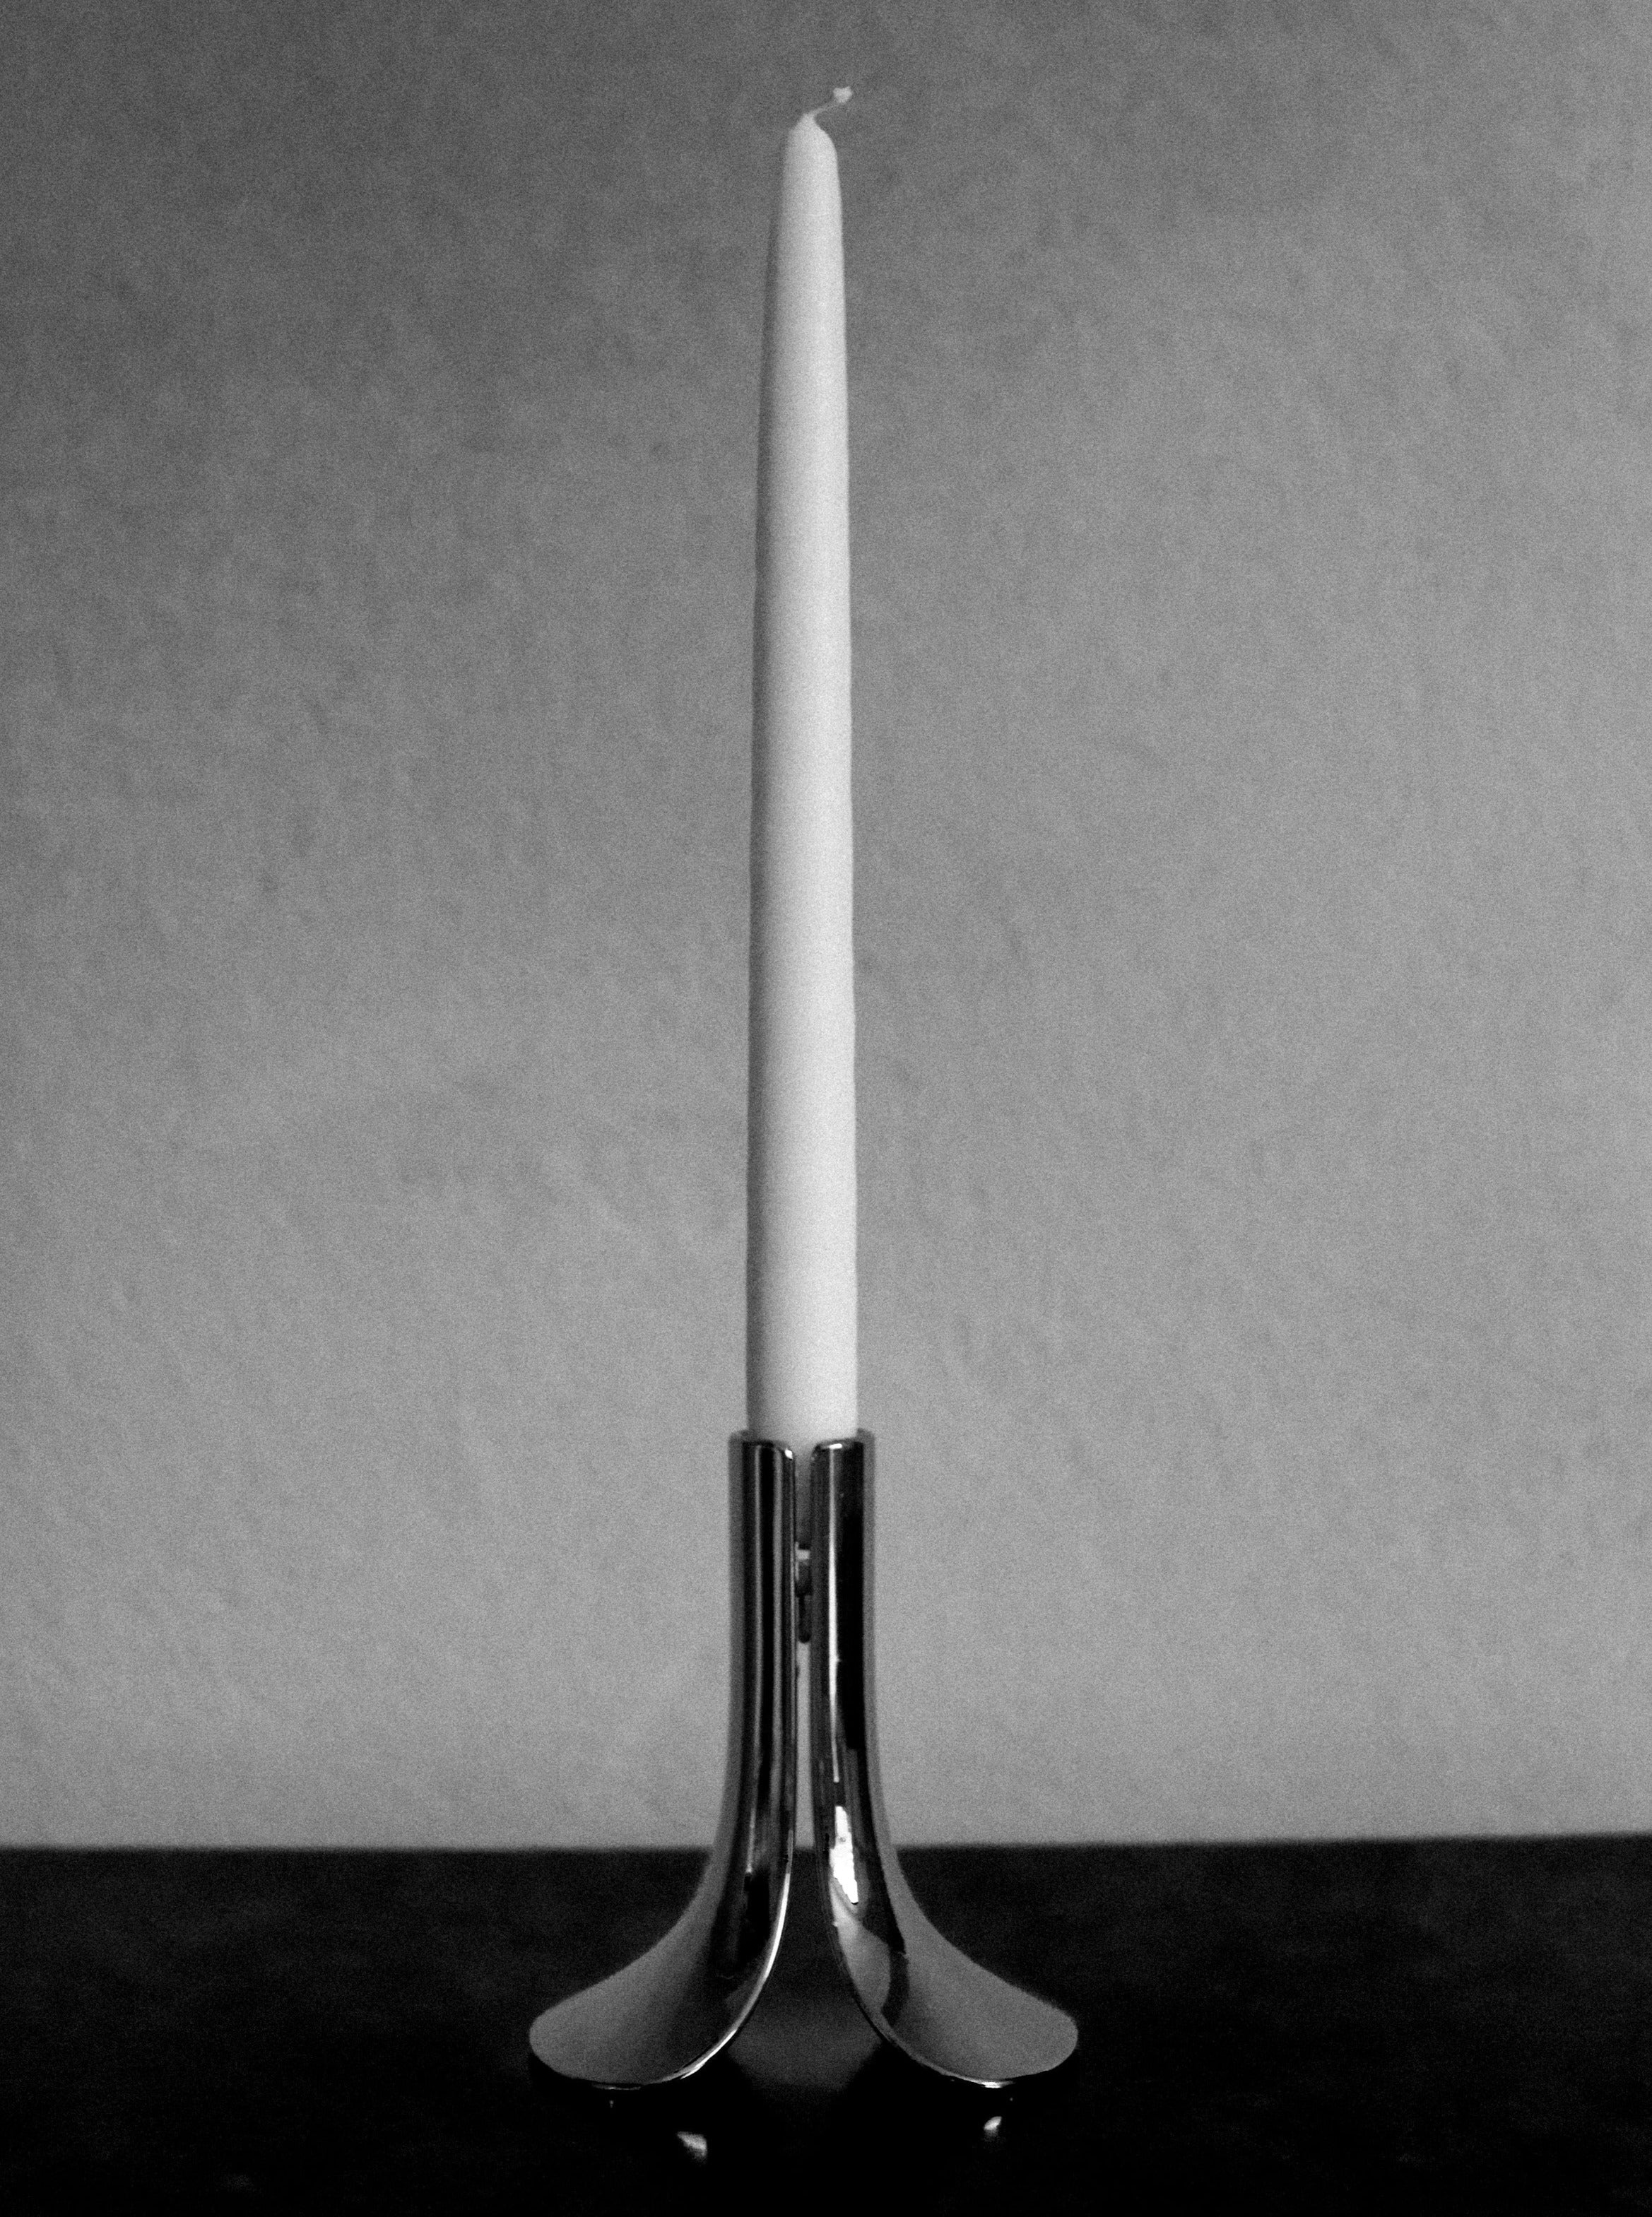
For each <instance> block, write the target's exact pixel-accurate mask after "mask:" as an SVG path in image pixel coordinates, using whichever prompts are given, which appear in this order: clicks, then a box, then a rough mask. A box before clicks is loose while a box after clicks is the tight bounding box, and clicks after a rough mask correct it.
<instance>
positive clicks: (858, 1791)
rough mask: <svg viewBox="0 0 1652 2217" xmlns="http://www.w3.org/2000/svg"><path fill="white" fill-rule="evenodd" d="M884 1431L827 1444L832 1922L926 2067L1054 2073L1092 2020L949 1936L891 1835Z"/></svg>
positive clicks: (816, 1662)
mask: <svg viewBox="0 0 1652 2217" xmlns="http://www.w3.org/2000/svg"><path fill="white" fill-rule="evenodd" d="M872 1453H873V1451H872V1437H871V1435H870V1433H869V1432H861V1433H859V1434H857V1436H856V1437H855V1438H854V1439H852V1440H829V1441H827V1442H825V1443H824V1444H823V1445H821V1446H820V1447H817V1448H815V1450H814V1461H813V1464H812V1466H811V1473H810V1492H811V1495H812V1497H813V1502H812V1523H811V1535H810V1547H809V1557H810V1561H809V1579H810V1586H811V1589H812V1591H811V1601H810V1607H811V1614H812V1622H811V1626H810V1646H811V1649H812V1651H813V1652H812V1658H811V1662H810V1669H809V1684H810V1700H811V1702H812V1705H813V1706H812V1708H811V1710H810V1735H811V1738H812V1740H813V1743H814V1831H815V1853H816V1856H817V1857H818V1858H819V1862H820V1886H821V1890H822V1893H823V1896H824V1899H825V1902H826V1917H827V1921H828V1924H830V1927H831V1929H832V1935H833V1937H834V1939H835V1941H836V1944H837V1949H838V1960H839V1961H841V1963H842V1965H843V1967H844V1969H845V1972H846V1973H847V1974H848V1978H849V1982H850V1984H851V1986H852V1987H853V1988H854V1990H855V1995H856V1998H857V2000H858V2002H859V2003H860V2005H861V2007H862V2009H863V2010H864V2011H865V2013H866V2015H867V2016H868V2018H869V2020H870V2022H871V2023H872V2025H873V2028H874V2029H875V2030H876V2031H877V2032H879V2033H881V2034H882V2036H883V2038H884V2039H885V2040H887V2041H890V2042H891V2043H892V2045H894V2047H898V2048H900V2050H901V2051H902V2052H903V2053H905V2054H906V2055H909V2056H910V2057H911V2058H912V2059H913V2061H914V2062H917V2063H921V2064H924V2065H925V2066H928V2068H929V2069H931V2071H938V2072H943V2073H944V2075H945V2076H946V2077H948V2078H959V2079H964V2080H967V2081H969V2082H971V2083H973V2084H975V2085H979V2086H1002V2085H1005V2084H1007V2083H1008V2082H1009V2081H1011V2080H1012V2079H1015V2078H1028V2077H1030V2076H1032V2075H1033V2074H1035V2073H1036V2072H1043V2071H1050V2070H1053V2069H1054V2068H1055V2066H1056V2065H1057V2064H1058V2063H1061V2062H1063V2061H1064V2060H1066V2058H1067V2056H1068V2055H1070V2054H1071V2053H1072V2052H1073V2047H1075V2046H1076V2044H1077V2041H1078V2036H1079V2035H1078V2028H1077V2026H1076V2025H1075V2024H1074V2023H1073V2020H1072V2018H1071V2017H1070V2016H1067V2013H1066V2011H1065V2010H1059V2009H1056V2008H1055V2007H1053V2006H1052V2005H1051V2004H1049V2002H1043V2001H1039V2000H1037V1999H1036V1998H1035V1997H1034V1996H1033V1995H1031V1994H1028V1993H1024V1992H1022V1990H1021V1989H1020V1987H1018V1986H1012V1985H1009V1984H1008V1983H1007V1982H1006V1981H1005V1979H1000V1978H997V1977H995V1976H994V1975H993V1973H992V1972H990V1971H987V1970H985V1969H983V1968H982V1967H981V1965H980V1964H979V1963H976V1962H973V1961H971V1960H970V1958H969V1957H968V1955H964V1954H962V1952H961V1950H960V1949H958V1948H955V1947H953V1946H952V1944H951V1942H950V1941H947V1940H944V1939H943V1938H942V1937H941V1935H940V1934H939V1933H938V1932H937V1930H935V1927H934V1926H933V1925H932V1924H931V1923H930V1921H929V1919H928V1918H927V1917H925V1915H924V1912H923V1911H922V1910H921V1909H919V1906H918V1904H917V1902H916V1901H915V1900H914V1899H913V1894H912V1889H911V1888H910V1887H908V1885H907V1884H906V1878H905V1876H904V1875H903V1874H902V1872H901V1869H900V1863H899V1862H898V1861H897V1860H896V1857H895V1851H894V1845H893V1843H892V1842H891V1840H890V1837H889V1827H888V1819H887V1818H886V1817H885V1815H884V1813H883V1788H882V1781H881V1780H880V1778H879V1775H878V1760H877V1741H876V1724H875V1715H874V1708H873V1686H874V1681H873V1676H872Z"/></svg>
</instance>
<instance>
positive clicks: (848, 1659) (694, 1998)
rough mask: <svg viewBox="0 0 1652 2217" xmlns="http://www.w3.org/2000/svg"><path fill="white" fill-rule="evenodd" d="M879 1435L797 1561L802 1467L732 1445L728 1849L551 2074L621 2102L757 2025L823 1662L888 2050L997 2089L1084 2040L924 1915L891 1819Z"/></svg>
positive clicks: (575, 2020)
mask: <svg viewBox="0 0 1652 2217" xmlns="http://www.w3.org/2000/svg"><path fill="white" fill-rule="evenodd" d="M873 1453H874V1450H873V1441H872V1436H871V1434H870V1433H869V1432H860V1433H857V1435H856V1436H855V1437H854V1438H852V1439H843V1440H828V1441H826V1442H822V1444H821V1445H820V1446H818V1447H817V1448H815V1449H814V1456H813V1458H812V1461H811V1466H810V1483H809V1501H810V1520H809V1532H808V1535H807V1544H806V1545H804V1546H800V1545H799V1544H798V1533H797V1485H796V1472H795V1462H794V1458H793V1455H792V1453H791V1450H790V1448H786V1447H783V1446H781V1445H780V1444H779V1443H778V1442H775V1441H772V1440H759V1439H754V1438H752V1437H751V1436H749V1435H747V1434H744V1433H737V1434H736V1435H735V1436H734V1437H733V1440H731V1442H729V1500H730V1515H729V1530H730V1600H731V1607H730V1624H731V1643H730V1686H729V1729H728V1751H727V1767H726V1770H725V1775H724V1783H723V1801H722V1810H721V1817H720V1819H719V1822H718V1827H717V1834H716V1838H715V1842H714V1843H713V1846H712V1850H711V1856H710V1858H709V1860H708V1863H707V1865H706V1869H705V1873H704V1875H703V1876H702V1879H701V1881H700V1885H699V1887H698V1889H697V1890H696V1893H695V1896H694V1899H692V1901H690V1904H689V1906H688V1907H687V1909H686V1910H684V1912H683V1915H682V1916H681V1917H679V1918H678V1922H677V1923H676V1924H674V1925H673V1926H672V1928H671V1930H670V1931H669V1932H668V1933H667V1934H666V1935H665V1938H664V1939H663V1940H661V1941H660V1942H659V1943H658V1945H657V1946H655V1947H653V1948H650V1949H649V1950H648V1952H647V1954H646V1955H640V1956H639V1957H638V1958H637V1960H636V1961H634V1962H633V1963H629V1964H628V1965H627V1966H626V1967H625V1968H624V1969H623V1970H621V1971H617V1972H616V1973H614V1975H613V1976H612V1977H611V1978H608V1979H603V1980H601V1981H600V1982H599V1983H598V1984H597V1985H594V1986H588V1987H586V1988H585V1990H584V1992H580V1993H577V1994H573V1995H571V1996H570V1997H569V1998H567V1999H566V2001H562V2002H559V2003H557V2004H554V2006H553V2007H552V2008H550V2009H548V2010H545V2011H544V2012H543V2014H542V2015H541V2016H538V2017H536V2018H535V2021H534V2024H533V2027H532V2029H531V2030H530V2032H529V2044H530V2046H531V2047H532V2049H533V2053H534V2055H535V2058H536V2060H538V2061H539V2062H540V2063H541V2064H542V2065H543V2066H545V2068H546V2069H548V2070H549V2071H551V2072H554V2073H555V2074H556V2075H557V2076H558V2077H560V2078H571V2079H575V2080H579V2081H581V2082H583V2083H585V2084H590V2085H595V2086H601V2087H605V2088H609V2089H612V2090H619V2089H622V2088H632V2087H642V2086H659V2085H664V2084H668V2083H670V2082H671V2080H674V2079H678V2078H687V2077H688V2076H689V2075H690V2073H691V2072H696V2071H698V2070H699V2069H700V2068H701V2067H702V2065H704V2064H706V2063H708V2062H709V2061H710V2060H711V2059H712V2057H713V2056H715V2055H716V2054H718V2053H720V2052H721V2050H722V2049H723V2048H725V2047H727V2045H728V2044H729V2042H730V2041H733V2038H734V2037H735V2035H736V2034H738V2033H739V2030H740V2028H741V2027H742V2025H743V2024H744V2023H745V2022H746V2019H747V2018H748V2017H749V2016H751V2014H752V2010H753V2009H754V2008H755V2007H756V2005H757V2003H758V1998H759V1997H760V1996H761V1994H762V1992H763V1990H764V1985H765V1984H766V1982H767V1980H768V1979H769V1976H770V1972H771V1971H772V1970H773V1967H774V1963H775V1958H776V1956H777V1953H778V1951H779V1947H780V1940H781V1932H782V1928H783V1924H784V1922H785V1917H786V1908H787V1900H788V1896H789V1890H790V1886H791V1879H792V1864H793V1860H794V1851H795V1834H796V1792H797V1785H796V1769H797V1673H798V1667H799V1659H800V1657H799V1650H800V1647H801V1646H803V1645H807V1647H808V1650H809V1658H810V1661H809V1700H810V1712H809V1722H810V1736H811V1740H812V1743H813V1748H812V1763H811V1771H812V1777H811V1781H810V1786H811V1792H812V1797H813V1808H814V1838H815V1849H814V1862H815V1870H816V1875H817V1878H818V1881H819V1886H820V1900H821V1905H822V1906H823V1908H824V1911H825V1914H826V1924H827V1927H828V1930H829V1932H830V1935H831V1938H832V1948H833V1952H834V1954H835V1956H836V1960H837V1962H838V1967H839V1969H840V1970H841V1971H842V1973H843V1974H844V1976H845V1979H847V1981H848V1984H849V1987H850V1990H851V1992H852V1994H853V1995H854V1998H855V2000H856V2001H857V2003H858V2004H859V2006H860V2010H861V2012H862V2014H863V2016H864V2017H865V2019H866V2021H867V2022H868V2023H869V2025H870V2026H871V2029H872V2030H873V2031H874V2032H875V2034H876V2035H878V2037H879V2039H880V2040H882V2041H885V2042H887V2043H888V2045H889V2046H890V2047H894V2048H896V2049H898V2050H899V2051H900V2053H903V2054H904V2055H906V2057H908V2058H909V2059H910V2060H912V2061H913V2063H916V2064H918V2065H919V2066H922V2067H923V2068H925V2070H928V2071H932V2072H939V2073H940V2074H941V2075H942V2076H943V2077H944V2078H950V2079H956V2080H959V2081H962V2082H964V2083H966V2084H973V2085H976V2086H983V2087H995V2086H1005V2085H1008V2084H1012V2082H1014V2081H1015V2080H1017V2079H1020V2078H1030V2077H1032V2076H1034V2075H1036V2074H1037V2073H1039V2072H1047V2071H1051V2070H1054V2069H1055V2066H1057V2065H1058V2064H1060V2063H1061V2062H1063V2061H1064V2060H1066V2058H1067V2056H1068V2055H1070V2054H1071V2053H1072V2052H1073V2047H1075V2045H1076V2044H1077V2041H1078V2029H1077V2027H1076V2026H1075V2025H1074V2023H1073V2020H1072V2018H1071V2017H1070V2016H1067V2013H1066V2011H1065V2010H1059V2009H1056V2008H1055V2006H1054V2005H1053V2004H1050V2003H1049V2002H1045V2001H1041V2000H1039V1999H1038V1998H1036V1996H1034V1995H1032V1994H1029V1993H1025V1992H1023V1991H1022V1989H1021V1988H1020V1987H1018V1986H1015V1985H1011V1984H1010V1983H1009V1981H1008V1980H1007V1979H1000V1978H999V1977H998V1976H997V1975H996V1974H995V1973H993V1972H991V1971H988V1970H986V1969H984V1968H983V1967H982V1966H981V1964H979V1963H976V1962H974V1961H973V1960H972V1959H971V1958H970V1957H969V1956H968V1955H964V1954H963V1953H962V1950H961V1949H959V1948H955V1947H954V1946H953V1945H952V1943H951V1942H950V1941H948V1940H946V1939H944V1937H943V1936H942V1935H941V1934H940V1933H939V1932H937V1930H936V1929H935V1927H934V1926H933V1925H932V1924H931V1923H930V1921H929V1919H928V1918H927V1917H925V1914H924V1912H923V1911H922V1910H921V1909H920V1908H919V1905H918V1903H917V1901H916V1900H915V1899H914V1898H913V1893H912V1889H911V1887H909V1886H908V1885H907V1883H906V1878H905V1876H904V1874H903V1873H902V1871H901V1869H900V1862H899V1859H898V1857H897V1856H896V1854H895V1851H894V1844H893V1843H892V1841H891V1839H890V1837H889V1829H888V1819H887V1818H886V1816H885V1814H884V1808H883V1790H882V1780H881V1777H880V1774H879V1769H878V1756H877V1741H876V1720H875V1703H874V1698H873V1688H874V1678H873V1662H872V1471H873Z"/></svg>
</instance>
